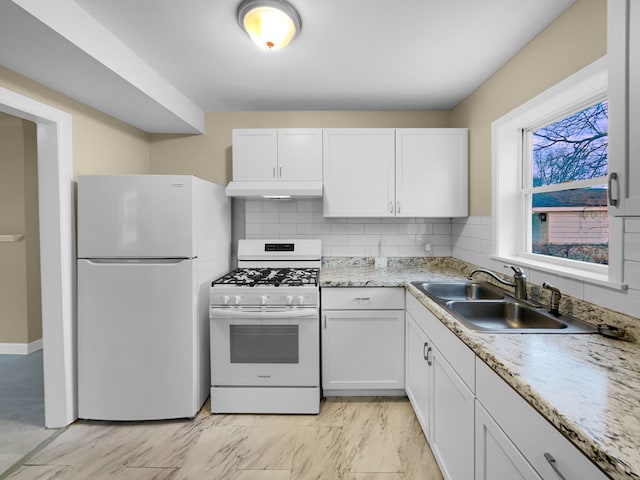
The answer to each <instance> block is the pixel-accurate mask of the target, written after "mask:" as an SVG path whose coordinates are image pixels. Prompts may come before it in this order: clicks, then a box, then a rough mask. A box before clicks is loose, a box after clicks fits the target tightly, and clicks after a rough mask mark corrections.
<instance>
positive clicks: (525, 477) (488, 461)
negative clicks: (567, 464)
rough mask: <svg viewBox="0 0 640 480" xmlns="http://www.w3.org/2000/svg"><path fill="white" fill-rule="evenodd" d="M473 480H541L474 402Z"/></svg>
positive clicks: (481, 408) (487, 415)
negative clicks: (474, 475)
mask: <svg viewBox="0 0 640 480" xmlns="http://www.w3.org/2000/svg"><path fill="white" fill-rule="evenodd" d="M475 414H476V442H475V447H476V465H475V471H476V478H475V480H498V479H505V480H506V479H509V480H541V478H542V477H540V475H538V474H537V473H536V471H535V470H534V469H533V467H532V466H531V465H529V462H527V459H526V458H524V457H523V456H522V454H521V453H520V451H519V450H518V449H517V448H516V446H515V445H514V444H513V442H512V441H511V440H510V439H509V437H507V435H506V434H505V433H504V432H503V431H502V429H501V428H500V427H499V426H498V424H497V423H496V422H495V421H494V420H493V419H492V418H491V416H490V415H489V414H488V413H487V411H486V410H485V409H484V407H483V406H482V405H481V404H480V402H478V401H476V409H475Z"/></svg>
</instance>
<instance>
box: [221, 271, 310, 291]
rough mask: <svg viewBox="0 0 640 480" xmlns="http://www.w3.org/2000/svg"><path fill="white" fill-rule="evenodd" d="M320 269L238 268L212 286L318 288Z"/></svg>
mask: <svg viewBox="0 0 640 480" xmlns="http://www.w3.org/2000/svg"><path fill="white" fill-rule="evenodd" d="M319 272H320V269H319V268H237V269H235V270H233V271H232V272H229V273H227V274H226V275H224V276H222V277H220V278H219V279H217V280H215V281H213V282H212V283H211V286H216V285H237V286H244V287H254V286H256V285H262V286H264V285H272V286H274V287H279V286H280V285H286V286H293V287H296V286H302V285H313V286H316V287H317V286H318V276H319Z"/></svg>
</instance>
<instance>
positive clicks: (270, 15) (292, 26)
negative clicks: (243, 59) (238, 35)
mask: <svg viewBox="0 0 640 480" xmlns="http://www.w3.org/2000/svg"><path fill="white" fill-rule="evenodd" d="M238 23H239V24H240V25H241V26H242V28H244V30H245V31H246V32H247V33H248V34H249V36H250V37H251V39H252V40H253V41H254V42H255V43H256V44H258V45H259V46H260V47H262V48H264V49H267V50H275V49H278V48H282V47H284V46H286V45H288V44H289V42H291V40H293V37H295V36H296V34H297V33H298V32H299V31H300V26H301V23H300V16H299V15H298V12H296V10H295V9H294V8H293V7H292V6H291V5H289V4H288V3H286V2H284V1H280V0H245V1H243V2H242V3H241V4H240V6H239V7H238Z"/></svg>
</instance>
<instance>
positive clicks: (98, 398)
mask: <svg viewBox="0 0 640 480" xmlns="http://www.w3.org/2000/svg"><path fill="white" fill-rule="evenodd" d="M195 272H196V270H195V261H194V260H182V261H165V262H161V263H148V262H147V263H145V262H130V263H124V264H122V263H96V262H92V261H90V260H78V414H79V416H80V418H86V419H94V420H153V419H168V418H181V417H193V416H195V414H196V413H197V411H198V409H199V407H200V406H201V403H202V402H200V401H199V400H200V399H198V398H197V395H196V390H197V389H196V381H197V380H196V379H197V376H198V368H199V367H201V366H199V365H197V362H198V361H199V360H198V357H199V356H200V355H199V352H198V351H197V350H198V348H199V347H198V342H197V328H196V322H197V320H196V291H197V288H196V287H195V281H196V279H195V278H196V277H195V276H196V273H195ZM205 358H208V356H205Z"/></svg>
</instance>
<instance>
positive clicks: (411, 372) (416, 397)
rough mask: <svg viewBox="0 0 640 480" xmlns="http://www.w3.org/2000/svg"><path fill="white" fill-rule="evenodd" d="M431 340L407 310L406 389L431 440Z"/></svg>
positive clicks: (423, 429) (426, 434) (419, 420)
mask: <svg viewBox="0 0 640 480" xmlns="http://www.w3.org/2000/svg"><path fill="white" fill-rule="evenodd" d="M430 343H431V340H430V339H429V337H427V335H426V334H425V333H424V332H423V331H422V329H421V328H420V327H419V326H418V324H417V323H416V321H415V320H414V319H413V317H412V316H411V314H410V313H409V312H407V325H406V340H405V348H406V359H405V377H404V381H405V391H406V392H407V397H409V401H410V402H411V405H412V406H413V411H414V412H415V414H416V417H417V418H418V422H420V426H421V427H422V431H423V432H424V434H425V436H426V437H427V440H431V432H430V429H431V421H430V411H431V402H430V393H431V386H430V381H431V375H430V372H431V369H430V368H429V362H431V360H430V355H431V351H432V350H431V351H430V350H429V348H433V347H430Z"/></svg>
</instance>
